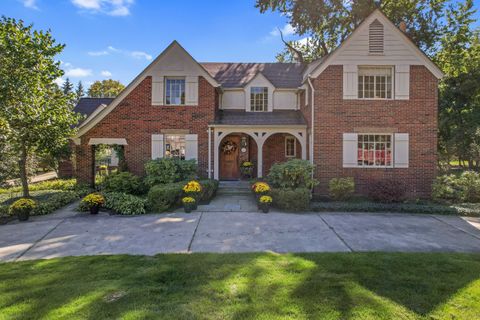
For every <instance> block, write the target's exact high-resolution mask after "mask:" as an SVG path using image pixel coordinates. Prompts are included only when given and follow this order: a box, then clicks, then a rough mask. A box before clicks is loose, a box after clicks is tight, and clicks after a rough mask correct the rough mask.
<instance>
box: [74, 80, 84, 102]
mask: <svg viewBox="0 0 480 320" xmlns="http://www.w3.org/2000/svg"><path fill="white" fill-rule="evenodd" d="M84 95H85V89H84V88H83V84H82V81H78V84H77V89H75V100H76V101H77V102H78V100H80V98H82V97H83V96H84Z"/></svg>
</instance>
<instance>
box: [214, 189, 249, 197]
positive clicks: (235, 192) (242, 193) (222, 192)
mask: <svg viewBox="0 0 480 320" xmlns="http://www.w3.org/2000/svg"><path fill="white" fill-rule="evenodd" d="M217 195H232V196H236V195H239V196H249V195H252V193H251V192H250V190H244V189H242V190H235V189H218V191H217Z"/></svg>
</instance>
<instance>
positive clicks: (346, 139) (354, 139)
mask: <svg viewBox="0 0 480 320" xmlns="http://www.w3.org/2000/svg"><path fill="white" fill-rule="evenodd" d="M357 149H358V135H357V134H356V133H344V134H343V167H344V168H352V167H357V166H358V162H357V161H358V150H357Z"/></svg>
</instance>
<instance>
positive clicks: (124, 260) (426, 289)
mask: <svg viewBox="0 0 480 320" xmlns="http://www.w3.org/2000/svg"><path fill="white" fill-rule="evenodd" d="M0 318H1V319H119V318H121V319H469V320H472V319H480V255H467V254H392V253H354V254H328V253H327V254H325V253H322V254H288V255H279V254H273V253H263V254H262V253H260V254H226V255H221V254H190V255H187V254H182V255H158V256H155V257H143V256H137V257H135V256H96V257H69V258H62V259H53V260H40V261H31V262H16V263H7V264H0Z"/></svg>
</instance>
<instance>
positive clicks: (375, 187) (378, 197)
mask: <svg viewBox="0 0 480 320" xmlns="http://www.w3.org/2000/svg"><path fill="white" fill-rule="evenodd" d="M406 193H407V188H406V186H405V184H404V183H403V182H401V181H397V180H393V179H383V180H377V181H374V182H372V183H371V184H370V185H369V187H368V196H369V198H370V199H371V200H373V201H376V202H382V203H395V202H402V201H404V200H405V199H406Z"/></svg>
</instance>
